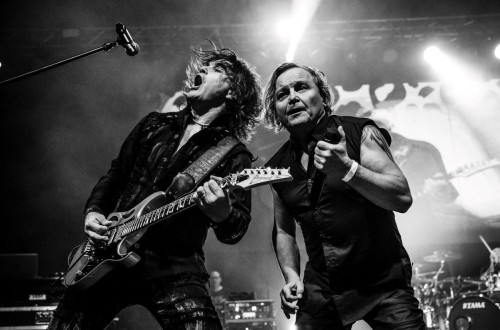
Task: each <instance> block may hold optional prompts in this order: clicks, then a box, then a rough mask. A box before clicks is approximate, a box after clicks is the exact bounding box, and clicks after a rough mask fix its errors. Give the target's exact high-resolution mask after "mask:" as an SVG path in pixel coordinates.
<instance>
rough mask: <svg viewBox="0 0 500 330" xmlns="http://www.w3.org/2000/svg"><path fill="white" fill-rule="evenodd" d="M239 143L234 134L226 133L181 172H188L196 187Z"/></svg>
mask: <svg viewBox="0 0 500 330" xmlns="http://www.w3.org/2000/svg"><path fill="white" fill-rule="evenodd" d="M240 143H241V142H240V141H239V140H238V139H236V138H235V137H234V136H231V135H228V136H226V137H224V138H223V139H222V140H220V141H219V142H218V143H217V145H215V146H212V147H210V148H209V149H208V150H207V151H205V153H203V155H201V156H200V157H199V158H198V159H197V160H195V161H194V162H193V163H192V164H191V165H189V167H187V168H186V169H185V170H184V171H183V173H184V174H189V175H190V176H191V177H192V178H193V179H194V182H195V185H194V187H195V188H196V187H197V186H198V185H199V184H200V182H202V181H203V179H204V178H205V177H207V176H208V175H209V174H210V172H212V170H213V169H214V168H215V167H216V166H217V165H219V164H220V163H221V162H222V160H223V159H224V158H225V156H226V155H227V154H229V152H230V151H231V150H233V149H234V148H235V147H236V146H237V145H238V144H240Z"/></svg>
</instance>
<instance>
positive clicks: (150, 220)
mask: <svg viewBox="0 0 500 330" xmlns="http://www.w3.org/2000/svg"><path fill="white" fill-rule="evenodd" d="M231 181H233V182H235V181H236V178H235V176H234V175H230V176H228V177H225V178H223V179H222V180H220V181H219V182H218V184H219V186H220V187H221V188H224V187H226V186H228V185H229V184H230V183H231V184H232V183H233V182H231ZM193 196H194V193H190V194H187V195H185V196H182V197H180V198H178V199H176V200H175V201H173V202H170V203H168V204H166V205H164V206H162V207H159V208H157V209H155V210H153V211H151V212H148V213H146V214H143V215H142V216H140V217H138V218H136V219H134V220H131V221H129V222H127V223H124V224H123V225H121V226H119V227H118V229H117V230H118V236H122V237H123V236H126V235H128V234H130V233H132V232H134V231H137V230H140V229H142V228H145V227H147V226H150V225H153V224H155V223H156V222H159V221H161V220H163V219H165V218H167V217H168V216H170V215H172V214H174V213H177V212H180V211H183V210H185V209H187V208H189V207H191V206H194V205H195V204H196V202H195V201H194V198H193Z"/></svg>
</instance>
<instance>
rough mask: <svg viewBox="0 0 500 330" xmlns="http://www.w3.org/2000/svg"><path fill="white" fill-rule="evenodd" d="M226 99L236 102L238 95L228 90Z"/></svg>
mask: <svg viewBox="0 0 500 330" xmlns="http://www.w3.org/2000/svg"><path fill="white" fill-rule="evenodd" d="M226 99H227V100H229V101H235V100H236V94H235V93H234V92H233V91H232V90H228V91H227V94H226Z"/></svg>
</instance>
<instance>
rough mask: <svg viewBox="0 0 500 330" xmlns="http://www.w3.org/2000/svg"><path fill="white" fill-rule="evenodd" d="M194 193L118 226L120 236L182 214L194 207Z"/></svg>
mask: <svg viewBox="0 0 500 330" xmlns="http://www.w3.org/2000/svg"><path fill="white" fill-rule="evenodd" d="M193 196H194V193H189V194H187V195H184V196H182V197H180V198H178V199H176V200H175V201H173V202H170V203H168V204H166V205H164V206H162V207H159V208H157V209H155V210H153V211H151V212H148V213H146V214H143V215H142V216H140V217H138V218H136V219H134V220H132V221H129V222H126V223H124V224H123V225H121V226H120V229H119V231H120V236H126V235H128V234H130V233H132V232H134V231H137V230H141V229H143V228H146V227H148V226H151V225H153V224H155V223H158V222H160V221H162V220H164V219H166V218H168V217H169V216H171V215H173V214H176V213H179V212H182V211H184V210H186V209H188V208H190V207H192V206H194V205H196V202H195V201H194V198H193Z"/></svg>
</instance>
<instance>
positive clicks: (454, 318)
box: [448, 296, 500, 330]
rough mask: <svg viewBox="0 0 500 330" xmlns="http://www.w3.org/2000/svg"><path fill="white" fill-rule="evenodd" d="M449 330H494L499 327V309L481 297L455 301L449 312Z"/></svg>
mask: <svg viewBox="0 0 500 330" xmlns="http://www.w3.org/2000/svg"><path fill="white" fill-rule="evenodd" d="M448 321H449V324H450V329H451V330H495V329H498V328H499V325H500V307H498V306H497V305H496V304H495V303H494V302H493V301H491V300H490V299H488V298H484V297H481V296H469V297H464V298H461V299H459V300H457V301H456V302H455V303H454V304H453V307H452V308H451V310H450V315H449V316H448Z"/></svg>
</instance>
